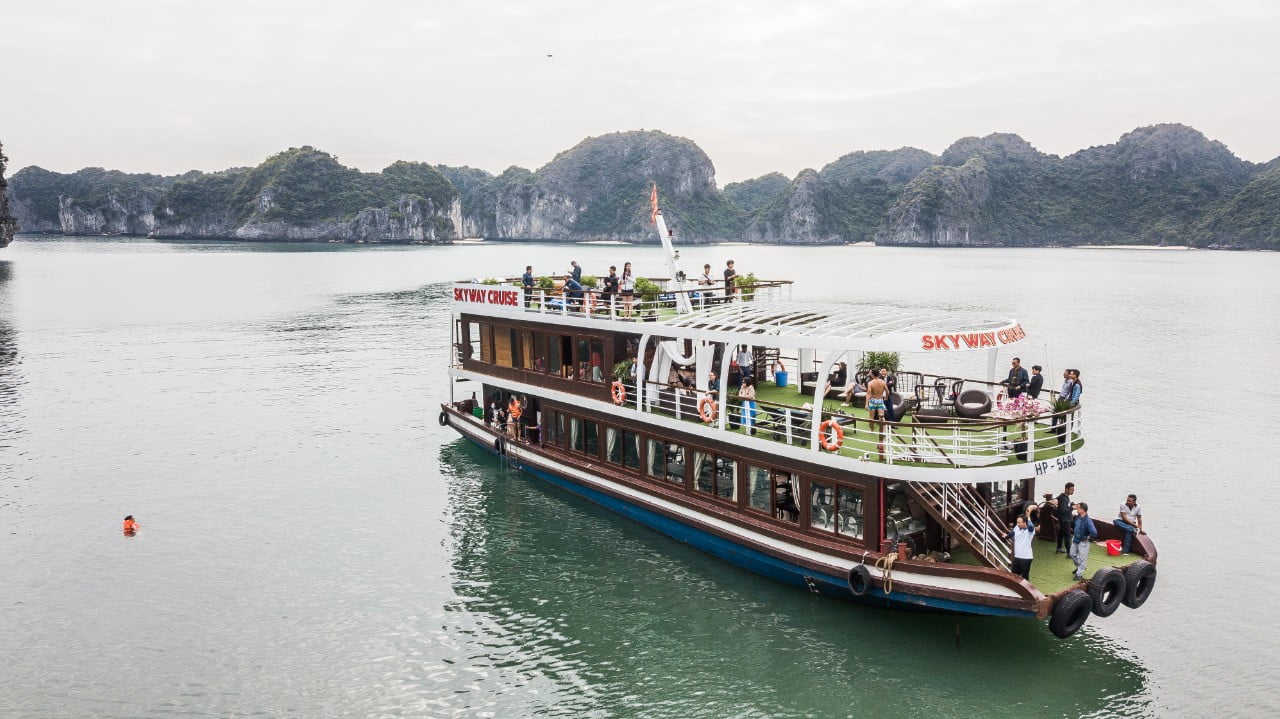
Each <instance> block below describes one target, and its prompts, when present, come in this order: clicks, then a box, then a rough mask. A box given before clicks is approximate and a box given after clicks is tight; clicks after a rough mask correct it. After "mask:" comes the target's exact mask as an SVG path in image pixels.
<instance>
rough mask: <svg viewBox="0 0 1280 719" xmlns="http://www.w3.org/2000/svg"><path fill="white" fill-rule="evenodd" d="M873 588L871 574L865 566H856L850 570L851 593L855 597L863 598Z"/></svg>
mask: <svg viewBox="0 0 1280 719" xmlns="http://www.w3.org/2000/svg"><path fill="white" fill-rule="evenodd" d="M870 588H871V572H870V570H868V569H867V565H865V564H855V565H854V566H853V568H852V569H850V570H849V591H850V592H853V596H855V597H861V596H862V595H864V594H866V593H867V590H868V589H870Z"/></svg>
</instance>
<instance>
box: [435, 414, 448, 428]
mask: <svg viewBox="0 0 1280 719" xmlns="http://www.w3.org/2000/svg"><path fill="white" fill-rule="evenodd" d="M437 421H439V422H440V426H441V427H448V426H449V413H448V412H441V413H440V417H439V419H438V420H437Z"/></svg>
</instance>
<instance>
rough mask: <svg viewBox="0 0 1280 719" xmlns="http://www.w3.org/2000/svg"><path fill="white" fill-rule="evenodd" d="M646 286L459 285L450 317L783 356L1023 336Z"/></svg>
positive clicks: (937, 316)
mask: <svg viewBox="0 0 1280 719" xmlns="http://www.w3.org/2000/svg"><path fill="white" fill-rule="evenodd" d="M648 283H649V285H650V286H651V287H652V288H654V289H652V290H649V291H646V292H642V293H638V294H635V295H633V296H630V297H628V296H626V295H622V294H610V293H606V292H602V291H600V290H597V289H591V288H584V289H583V290H581V291H580V292H567V291H565V290H564V289H563V288H562V287H563V285H560V286H557V287H551V288H546V287H538V288H535V289H533V290H532V291H529V292H526V291H525V290H523V289H522V288H521V287H520V286H519V280H518V279H516V280H512V279H509V278H500V279H490V280H485V281H483V282H470V283H458V284H455V285H454V288H453V299H454V307H455V310H456V311H459V312H467V313H470V314H477V315H488V316H508V317H510V316H513V315H514V316H528V315H536V316H537V317H529V319H542V320H545V321H551V322H555V323H557V324H566V325H570V326H596V327H600V326H601V325H602V324H604V325H614V323H617V324H616V325H614V326H612V327H609V329H611V330H616V331H622V332H630V333H635V334H641V333H644V332H650V331H652V330H650V328H648V327H644V328H643V329H641V328H637V327H636V325H635V324H634V323H636V322H653V323H657V324H658V325H659V326H660V327H661V333H662V334H664V335H667V336H670V337H679V338H683V339H703V340H711V341H719V342H730V343H738V342H742V343H751V344H768V345H770V346H773V347H778V348H789V349H813V350H851V349H863V350H870V349H874V350H877V351H885V352H921V351H924V352H937V351H964V350H991V349H998V348H1001V347H1004V346H1006V345H1011V344H1013V343H1015V342H1018V341H1019V340H1021V339H1023V337H1024V336H1025V333H1024V332H1023V330H1022V327H1021V325H1019V324H1018V322H1017V321H1016V320H1013V319H1007V318H1001V317H990V316H980V315H974V314H967V313H955V312H940V311H923V310H919V309H906V308H895V307H886V306H880V305H854V304H837V305H833V304H819V303H812V302H807V303H806V302H793V301H792V300H791V287H792V282H791V281H790V280H769V281H760V282H757V283H754V284H749V285H741V286H737V287H735V288H734V290H733V292H732V294H730V293H727V292H726V290H725V289H724V287H723V286H720V285H711V286H697V287H694V288H691V289H670V287H671V286H672V285H673V283H672V282H671V281H669V280H666V279H653V280H649V281H648ZM642 327H643V326H642ZM654 329H656V328H654Z"/></svg>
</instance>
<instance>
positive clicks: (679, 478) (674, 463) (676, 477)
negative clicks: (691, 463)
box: [667, 442, 685, 486]
mask: <svg viewBox="0 0 1280 719" xmlns="http://www.w3.org/2000/svg"><path fill="white" fill-rule="evenodd" d="M684 463H685V452H684V447H683V446H682V445H678V444H674V443H671V442H668V443H667V481H668V482H671V483H672V484H679V485H681V486H683V485H684Z"/></svg>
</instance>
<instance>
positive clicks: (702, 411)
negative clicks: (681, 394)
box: [698, 395, 720, 424]
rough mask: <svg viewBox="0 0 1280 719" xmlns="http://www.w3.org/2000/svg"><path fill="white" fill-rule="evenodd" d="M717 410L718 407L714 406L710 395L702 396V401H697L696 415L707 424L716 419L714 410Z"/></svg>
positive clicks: (713, 400) (714, 403)
mask: <svg viewBox="0 0 1280 719" xmlns="http://www.w3.org/2000/svg"><path fill="white" fill-rule="evenodd" d="M718 411H720V410H719V407H717V406H716V401H715V398H713V397H712V396H711V395H707V396H706V397H703V398H702V401H701V402H699V403H698V416H699V417H701V418H702V421H703V422H706V423H707V424H711V423H712V422H714V421H716V412H718Z"/></svg>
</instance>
